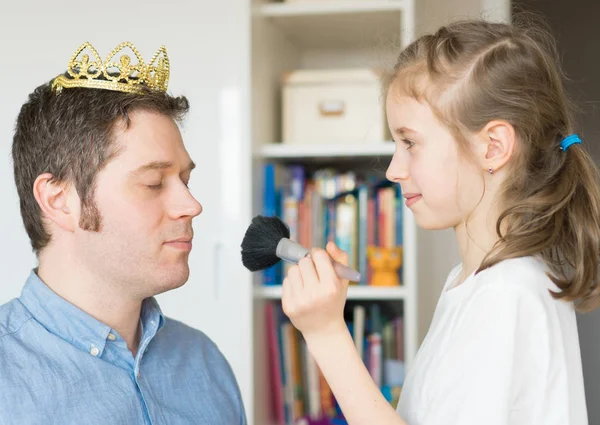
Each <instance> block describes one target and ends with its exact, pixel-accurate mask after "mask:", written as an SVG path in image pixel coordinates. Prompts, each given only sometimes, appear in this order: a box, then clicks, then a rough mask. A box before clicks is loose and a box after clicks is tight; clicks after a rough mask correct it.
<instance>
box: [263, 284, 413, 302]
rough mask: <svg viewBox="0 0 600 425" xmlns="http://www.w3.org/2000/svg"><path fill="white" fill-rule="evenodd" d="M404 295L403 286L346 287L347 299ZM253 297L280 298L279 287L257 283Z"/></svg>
mask: <svg viewBox="0 0 600 425" xmlns="http://www.w3.org/2000/svg"><path fill="white" fill-rule="evenodd" d="M406 295H407V290H406V287H405V286H399V287H374V286H358V285H357V286H351V287H349V288H348V300H352V301H372V300H380V301H401V300H405V299H406ZM254 298H258V299H263V300H281V287H277V286H259V285H257V286H256V287H255V288H254Z"/></svg>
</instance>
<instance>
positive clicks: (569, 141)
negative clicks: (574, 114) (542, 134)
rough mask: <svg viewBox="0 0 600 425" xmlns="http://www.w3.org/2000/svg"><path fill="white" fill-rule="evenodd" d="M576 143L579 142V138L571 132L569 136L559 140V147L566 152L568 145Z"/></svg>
mask: <svg viewBox="0 0 600 425" xmlns="http://www.w3.org/2000/svg"><path fill="white" fill-rule="evenodd" d="M577 143H581V139H580V138H579V136H578V135H577V134H571V135H570V136H567V137H565V138H564V139H562V142H560V149H561V150H562V151H563V152H566V150H567V149H569V146H571V145H574V144H577Z"/></svg>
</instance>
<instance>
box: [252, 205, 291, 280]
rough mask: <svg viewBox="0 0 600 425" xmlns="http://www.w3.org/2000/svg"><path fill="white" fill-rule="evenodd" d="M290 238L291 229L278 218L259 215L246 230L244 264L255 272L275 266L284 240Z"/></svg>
mask: <svg viewBox="0 0 600 425" xmlns="http://www.w3.org/2000/svg"><path fill="white" fill-rule="evenodd" d="M289 237H290V229H289V227H288V226H287V225H286V224H285V223H284V222H283V221H281V220H280V219H279V218H278V217H265V216H262V215H257V216H256V217H254V218H253V219H252V223H251V224H250V226H249V227H248V230H246V234H245V235H244V240H243V241H242V263H243V264H244V267H246V268H247V269H248V270H250V271H252V272H255V271H257V270H263V269H266V268H269V267H271V266H274V265H275V264H277V263H278V262H279V260H280V259H279V258H278V257H277V256H276V255H275V251H276V250H277V244H278V243H279V241H280V240H281V239H282V238H289Z"/></svg>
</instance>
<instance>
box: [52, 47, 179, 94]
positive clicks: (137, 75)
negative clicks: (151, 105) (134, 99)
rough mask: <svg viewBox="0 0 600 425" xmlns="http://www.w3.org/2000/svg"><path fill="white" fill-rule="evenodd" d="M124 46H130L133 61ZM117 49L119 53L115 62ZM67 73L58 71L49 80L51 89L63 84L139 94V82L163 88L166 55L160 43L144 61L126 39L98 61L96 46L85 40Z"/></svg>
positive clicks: (140, 87)
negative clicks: (147, 62)
mask: <svg viewBox="0 0 600 425" xmlns="http://www.w3.org/2000/svg"><path fill="white" fill-rule="evenodd" d="M127 49H129V50H131V52H132V53H133V56H134V57H135V60H136V61H137V63H132V58H131V56H130V55H129V54H126V52H123V51H124V50H125V51H126V50H127ZM86 52H89V53H86ZM119 53H121V56H120V58H119V60H118V62H116V61H115V58H116V56H117V55H118V54H119ZM90 54H91V56H92V58H91V59H90ZM67 74H68V75H64V74H61V75H59V76H58V77H56V78H55V79H54V80H53V81H52V88H53V89H54V90H56V91H57V92H60V91H61V90H62V89H63V88H71V87H87V88H94V89H105V90H115V91H121V92H125V93H140V94H142V93H144V88H143V86H146V87H148V88H149V89H151V90H156V91H160V92H166V91H167V85H168V84H169V57H168V56H167V48H166V47H165V46H161V47H160V48H159V49H158V51H157V52H156V53H155V54H154V56H153V57H152V60H151V61H150V63H149V64H148V65H146V64H145V63H144V60H143V59H142V56H141V55H140V53H139V51H138V49H136V47H135V46H134V45H133V44H131V43H130V42H124V43H121V44H119V45H118V46H117V47H115V48H114V49H113V50H112V52H110V53H109V54H108V56H107V57H106V59H105V60H104V62H102V61H101V60H100V55H98V52H97V51H96V49H94V47H93V46H92V45H91V44H90V43H88V42H86V43H84V44H82V45H81V47H79V48H78V49H77V50H76V51H75V53H74V54H73V57H72V58H71V60H70V61H69V65H68V67H67Z"/></svg>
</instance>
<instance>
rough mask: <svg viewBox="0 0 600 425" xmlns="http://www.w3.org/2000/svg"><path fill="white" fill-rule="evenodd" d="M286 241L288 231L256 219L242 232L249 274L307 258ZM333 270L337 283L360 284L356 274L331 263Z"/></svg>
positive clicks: (276, 220)
mask: <svg viewBox="0 0 600 425" xmlns="http://www.w3.org/2000/svg"><path fill="white" fill-rule="evenodd" d="M289 238H290V229H289V227H288V226H287V224H285V223H284V222H283V221H281V220H280V219H279V218H278V217H265V216H262V215H257V216H256V217H254V218H253V219H252V223H251V224H250V226H249V227H248V230H246V234H245V235H244V240H243V241H242V263H243V264H244V267H246V268H247V269H248V270H250V271H251V272H255V271H257V270H263V269H266V268H269V267H271V266H274V265H275V264H277V263H278V262H279V261H280V260H284V261H288V262H290V263H294V264H297V263H298V261H300V260H301V259H302V258H304V257H310V252H309V250H308V249H306V248H305V247H303V246H302V245H300V244H299V243H297V242H294V241H292V240H290V239H289ZM331 262H332V264H333V269H334V270H335V273H336V274H337V276H338V277H339V278H341V279H348V280H350V281H352V282H360V279H361V276H360V273H359V272H357V271H356V270H353V269H351V268H350V267H347V266H345V265H343V264H341V263H338V262H337V261H333V260H331Z"/></svg>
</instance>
